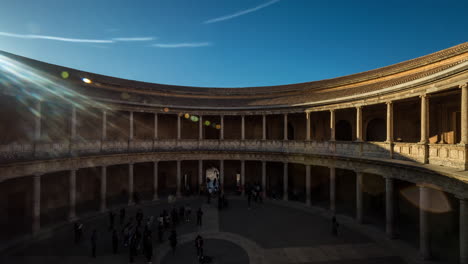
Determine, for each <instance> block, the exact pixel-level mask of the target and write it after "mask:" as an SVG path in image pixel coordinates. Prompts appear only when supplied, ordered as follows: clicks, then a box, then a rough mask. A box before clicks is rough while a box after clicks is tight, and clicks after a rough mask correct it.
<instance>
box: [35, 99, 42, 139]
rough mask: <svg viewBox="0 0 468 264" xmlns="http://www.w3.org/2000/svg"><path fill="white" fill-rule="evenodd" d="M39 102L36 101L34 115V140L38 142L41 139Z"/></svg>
mask: <svg viewBox="0 0 468 264" xmlns="http://www.w3.org/2000/svg"><path fill="white" fill-rule="evenodd" d="M41 108H42V107H41V101H39V100H37V102H36V113H35V116H34V140H35V141H38V140H40V139H41V119H42V111H41Z"/></svg>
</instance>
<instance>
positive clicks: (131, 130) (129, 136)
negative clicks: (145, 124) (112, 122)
mask: <svg viewBox="0 0 468 264" xmlns="http://www.w3.org/2000/svg"><path fill="white" fill-rule="evenodd" d="M129 119H130V132H129V135H128V140H133V112H130V118H129Z"/></svg>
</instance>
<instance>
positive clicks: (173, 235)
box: [169, 229, 177, 254]
mask: <svg viewBox="0 0 468 264" xmlns="http://www.w3.org/2000/svg"><path fill="white" fill-rule="evenodd" d="M169 241H170V243H171V248H172V254H175V250H176V246H177V233H176V230H175V229H172V231H171V235H170V236H169Z"/></svg>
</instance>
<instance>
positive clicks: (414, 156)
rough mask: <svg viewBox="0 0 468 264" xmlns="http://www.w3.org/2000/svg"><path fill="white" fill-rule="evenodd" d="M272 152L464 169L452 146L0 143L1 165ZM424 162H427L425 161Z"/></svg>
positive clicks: (458, 148)
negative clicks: (115, 156)
mask: <svg viewBox="0 0 468 264" xmlns="http://www.w3.org/2000/svg"><path fill="white" fill-rule="evenodd" d="M176 151H214V152H216V151H226V152H228V151H236V152H274V153H285V154H287V153H297V154H311V155H326V156H330V155H332V156H340V157H352V158H364V159H365V158H379V159H396V160H406V161H412V162H416V163H429V164H434V165H440V166H445V167H450V168H457V169H463V170H464V169H466V167H467V161H466V155H465V152H466V147H465V146H462V145H450V144H420V143H402V142H395V143H385V142H350V141H296V140H196V139H182V140H176V139H165V140H131V141H125V140H122V141H100V140H91V141H59V142H37V143H35V144H34V143H29V144H28V143H24V144H21V143H13V144H9V145H0V162H1V163H12V162H19V161H28V160H41V159H52V158H64V157H70V156H89V155H99V154H102V155H106V154H121V153H138V152H176ZM425 161H426V162H425Z"/></svg>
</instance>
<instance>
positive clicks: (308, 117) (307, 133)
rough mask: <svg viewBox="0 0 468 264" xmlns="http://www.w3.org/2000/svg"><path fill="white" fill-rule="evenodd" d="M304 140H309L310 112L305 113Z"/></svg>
mask: <svg viewBox="0 0 468 264" xmlns="http://www.w3.org/2000/svg"><path fill="white" fill-rule="evenodd" d="M306 140H310V113H306Z"/></svg>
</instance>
